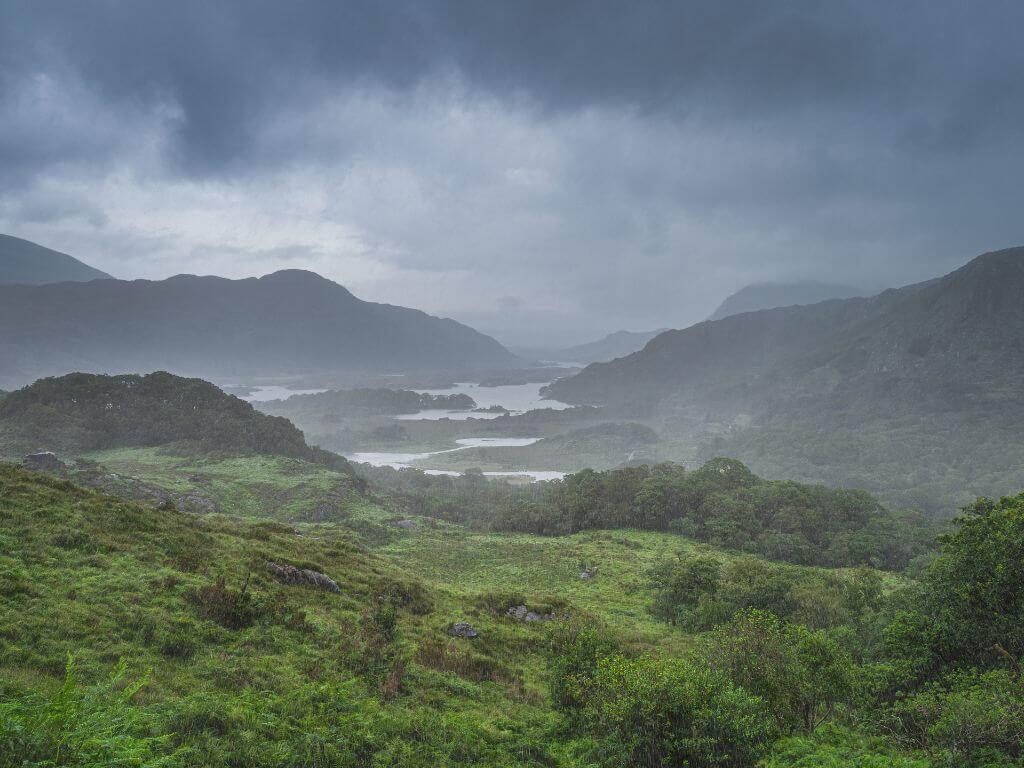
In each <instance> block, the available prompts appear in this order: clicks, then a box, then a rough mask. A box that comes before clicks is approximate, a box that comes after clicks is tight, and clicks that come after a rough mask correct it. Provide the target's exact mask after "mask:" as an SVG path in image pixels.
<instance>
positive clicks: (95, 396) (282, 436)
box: [0, 372, 347, 468]
mask: <svg viewBox="0 0 1024 768" xmlns="http://www.w3.org/2000/svg"><path fill="white" fill-rule="evenodd" d="M161 445H167V446H178V447H179V448H181V449H183V450H190V451H206V452H222V453H229V454H273V455H278V456H290V457H295V458H303V459H310V460H314V461H317V462H320V463H325V464H328V465H331V466H337V467H340V468H345V467H347V462H345V460H344V459H343V458H341V457H340V456H336V455H334V454H329V453H327V452H326V451H321V450H319V449H317V448H311V447H310V446H308V445H307V444H306V441H305V440H304V438H303V436H302V433H301V432H300V431H299V430H298V429H296V428H295V426H293V425H292V424H291V422H289V421H288V420H287V419H284V418H280V417H274V416H267V415H265V414H263V413H260V412H259V411H256V410H255V409H254V408H253V407H252V406H251V405H249V404H248V403H246V402H245V401H243V400H239V399H238V398H237V397H233V396H231V395H227V394H225V393H224V392H222V391H221V390H220V389H218V388H217V387H215V386H214V385H213V384H210V383H209V382H206V381H202V380H201V379H185V378H182V377H180V376H174V375H172V374H169V373H164V372H158V373H151V374H148V375H146V376H137V375H123V376H101V375H96V374H87V373H75V374H70V375H68V376H62V377H59V378H53V379H41V380H40V381H37V382H36V383H35V384H32V385H31V386H28V387H25V388H24V389H20V390H17V391H15V392H11V393H10V394H8V395H7V396H6V397H5V398H3V400H0V455H6V456H8V457H15V458H19V459H20V457H21V455H22V454H25V453H29V452H32V451H54V452H56V453H58V454H60V455H63V456H65V457H74V456H77V455H79V454H81V453H87V452H90V451H99V450H106V449H111V448H125V447H146V446H161Z"/></svg>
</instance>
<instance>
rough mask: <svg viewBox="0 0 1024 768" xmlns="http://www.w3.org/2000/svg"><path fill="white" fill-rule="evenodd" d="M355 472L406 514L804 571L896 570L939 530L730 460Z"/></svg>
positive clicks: (849, 495)
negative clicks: (656, 538) (636, 543)
mask: <svg viewBox="0 0 1024 768" xmlns="http://www.w3.org/2000/svg"><path fill="white" fill-rule="evenodd" d="M358 471H359V473H360V474H362V475H363V476H365V477H366V478H367V479H368V480H370V481H371V483H373V484H375V485H376V486H377V487H381V488H386V489H388V490H390V491H391V492H392V493H393V494H394V496H395V498H396V499H397V501H398V503H399V504H400V505H401V507H402V508H403V509H404V510H406V511H407V512H409V513H411V514H420V515H427V516H431V517H439V518H441V519H445V520H452V521H455V522H460V523H468V524H471V525H477V526H482V527H487V528H490V529H492V530H496V531H508V532H525V533H535V534H541V535H564V534H570V533H577V532H579V531H585V530H592V529H600V528H639V529H643V530H650V531H670V532H674V533H678V534H680V535H683V536H686V537H688V538H692V539H695V540H697V541H706V542H708V543H710V544H713V545H715V546H717V547H724V548H729V549H735V550H740V551H744V552H750V553H753V554H758V555H761V556H763V557H766V558H770V559H775V560H783V561H787V562H792V563H799V564H803V565H827V566H845V565H859V564H869V565H872V566H874V567H878V568H888V569H901V568H904V567H906V566H907V565H908V564H909V563H910V561H911V560H912V559H913V558H914V557H916V556H918V555H921V554H923V553H925V552H927V551H928V549H929V547H930V542H931V541H932V539H933V538H934V535H935V534H936V532H937V531H938V530H939V527H938V526H937V525H936V524H934V523H931V522H929V521H928V520H927V519H926V518H925V517H923V516H922V515H920V514H918V513H914V512H891V511H888V510H886V509H884V508H883V507H882V506H881V505H880V504H879V503H878V501H877V500H876V499H874V498H873V497H872V496H871V495H870V494H868V493H866V492H864V491H856V490H847V489H833V488H826V487H824V486H813V485H804V484H801V483H795V482H791V481H768V480H763V479H762V478H759V477H757V476H756V475H754V474H753V473H752V472H751V471H750V470H749V469H747V467H745V466H744V465H743V464H741V463H740V462H738V461H735V460H734V459H715V460H713V461H710V462H708V463H707V464H705V465H704V466H703V467H701V468H700V469H697V470H694V471H687V470H686V469H684V468H683V467H682V466H680V465H678V464H672V463H666V464H659V465H656V466H653V467H649V466H646V465H644V466H639V467H631V468H626V469H617V470H609V471H606V472H595V471H593V470H583V471H582V472H577V473H574V474H571V475H569V476H567V477H566V479H565V480H564V481H553V482H547V483H540V484H534V485H530V486H526V487H525V488H524V487H518V488H517V487H514V486H509V485H507V484H504V483H494V482H491V481H488V480H487V479H486V478H484V477H483V476H482V475H479V474H473V473H467V474H466V475H465V476H461V477H446V476H440V477H438V476H430V475H426V474H424V473H422V472H419V471H416V470H393V469H388V468H375V467H368V466H365V465H361V466H360V467H359V470H358Z"/></svg>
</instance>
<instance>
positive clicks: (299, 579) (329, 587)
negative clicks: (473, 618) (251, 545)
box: [267, 560, 341, 594]
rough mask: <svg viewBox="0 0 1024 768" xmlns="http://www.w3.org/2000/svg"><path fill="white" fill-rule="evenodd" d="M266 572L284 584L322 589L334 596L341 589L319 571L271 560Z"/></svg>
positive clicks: (268, 562)
mask: <svg viewBox="0 0 1024 768" xmlns="http://www.w3.org/2000/svg"><path fill="white" fill-rule="evenodd" d="M267 570H268V571H270V573H271V575H273V577H274V578H275V579H277V580H278V581H281V582H284V583H285V584H294V585H296V586H301V587H314V588H315V589H323V590H325V591H327V592H333V593H334V594H339V593H340V592H341V587H339V586H338V585H337V584H336V583H335V581H334V579H332V578H331V577H330V576H328V575H327V574H325V573H320V572H319V571H311V570H309V569H308V568H296V567H295V566H294V565H285V564H281V563H275V562H273V561H271V560H268V561H267Z"/></svg>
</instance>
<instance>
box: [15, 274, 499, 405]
mask: <svg viewBox="0 0 1024 768" xmlns="http://www.w3.org/2000/svg"><path fill="white" fill-rule="evenodd" d="M0 329H3V336H2V338H0V387H2V386H4V385H18V386H20V385H22V384H25V383H26V382H28V381H31V380H34V379H36V378H39V377H41V376H47V375H60V374H63V373H67V372H68V371H72V370H80V371H96V372H109V371H123V370H133V371H152V370H173V371H174V372H176V373H182V374H187V375H196V376H202V377H204V378H217V379H229V380H230V379H236V380H244V379H245V378H247V377H255V376H274V375H277V376H296V375H301V374H305V373H324V372H333V371H342V370H346V371H352V370H356V371H358V370H376V371H384V372H395V371H406V370H416V369H420V370H422V369H444V368H448V367H454V366H467V367H468V366H477V365H478V366H489V367H500V366H505V365H512V364H514V363H515V362H516V358H515V357H514V356H513V355H512V354H511V353H510V352H508V350H506V349H505V348H504V347H502V346H501V345H500V344H499V343H498V342H497V341H495V340H494V339H492V338H490V337H489V336H484V335H483V334H481V333H478V332H477V331H474V330H473V329H472V328H469V327H467V326H465V325H462V324H460V323H457V322H455V321H454V320H448V319H442V318H437V317H432V316H431V315H428V314H426V313H424V312H420V311H418V310H413V309H406V308H404V307H396V306H391V305H387V304H374V303H371V302H366V301H361V300H360V299H358V298H356V297H355V296H353V295H352V294H351V293H349V292H348V291H347V290H346V289H345V288H343V287H342V286H340V285H338V284H336V283H333V282H331V281H329V280H326V279H324V278H322V277H320V276H319V275H316V274H313V273H312V272H304V271H300V270H287V271H282V272H276V273H274V274H271V275H267V276H265V277H261V278H258V279H257V278H249V279H245V280H227V279H224V278H219V277H196V276H194V275H179V276H177V277H172V278H170V279H168V280H162V281H156V282H154V281H148V280H135V281H123V280H103V281H97V282H92V283H61V284H57V285H45V286H37V287H27V286H6V287H0Z"/></svg>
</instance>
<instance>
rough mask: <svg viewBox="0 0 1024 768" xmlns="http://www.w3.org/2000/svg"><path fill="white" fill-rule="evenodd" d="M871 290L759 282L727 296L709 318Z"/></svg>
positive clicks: (834, 285)
mask: <svg viewBox="0 0 1024 768" xmlns="http://www.w3.org/2000/svg"><path fill="white" fill-rule="evenodd" d="M870 293H871V292H870V291H865V290H863V289H860V288H855V287H854V286H852V285H843V284H840V283H817V282H812V281H804V282H795V283H755V284H754V285H748V286H746V287H745V288H741V289H740V290H738V291H737V292H736V293H734V294H732V295H731V296H729V297H727V298H726V299H725V301H723V302H722V303H721V304H720V305H719V306H718V309H716V310H715V311H714V312H712V313H711V316H710V317H708V320H721V319H722V318H723V317H729V316H730V315H738V314H741V313H743V312H756V311H758V310H761V309H775V308H776V307H791V306H794V305H796V304H817V303H818V302H820V301H828V300H829V299H851V298H854V297H856V296H868V295H870Z"/></svg>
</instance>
